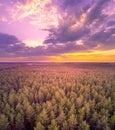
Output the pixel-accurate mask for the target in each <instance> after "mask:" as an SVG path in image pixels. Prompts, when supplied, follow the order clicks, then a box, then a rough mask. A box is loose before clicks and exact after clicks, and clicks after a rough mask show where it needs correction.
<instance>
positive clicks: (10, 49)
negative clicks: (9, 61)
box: [0, 33, 26, 57]
mask: <svg viewBox="0 0 115 130" xmlns="http://www.w3.org/2000/svg"><path fill="white" fill-rule="evenodd" d="M25 49H26V47H25V45H24V43H22V42H21V41H20V40H19V39H18V38H16V37H15V36H13V35H9V34H3V33H0V56H3V57H4V56H12V55H15V56H16V55H18V53H19V54H20V53H23V52H24V50H25Z"/></svg>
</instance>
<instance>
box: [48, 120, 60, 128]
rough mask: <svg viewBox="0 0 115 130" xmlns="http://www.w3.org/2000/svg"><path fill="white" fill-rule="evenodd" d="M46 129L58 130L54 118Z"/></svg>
mask: <svg viewBox="0 0 115 130" xmlns="http://www.w3.org/2000/svg"><path fill="white" fill-rule="evenodd" d="M48 130H59V126H58V125H57V122H56V121H55V120H51V124H50V125H49V126H48Z"/></svg>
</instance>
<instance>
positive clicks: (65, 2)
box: [0, 0, 115, 57]
mask: <svg viewBox="0 0 115 130" xmlns="http://www.w3.org/2000/svg"><path fill="white" fill-rule="evenodd" d="M0 7H1V9H0V10H1V12H2V13H0V14H1V16H0V23H3V22H9V20H10V22H16V21H22V22H21V24H23V21H24V20H26V21H28V23H29V24H31V25H32V26H36V28H38V29H40V30H42V31H44V33H46V32H48V37H47V38H46V39H43V40H42V41H44V42H43V44H38V46H37V47H34V48H33V47H30V46H27V45H26V43H24V42H23V40H21V39H18V38H17V37H18V36H15V35H9V34H10V32H8V34H5V33H2V32H1V33H0V57H11V56H45V55H58V54H63V53H68V52H83V51H92V50H111V49H115V14H114V12H115V1H114V0H88V1H87V0H44V1H42V0H7V1H4V0H0ZM3 14H4V15H3ZM27 26H28V25H27ZM17 31H18V30H17ZM27 33H28V32H27ZM38 37H39V33H38ZM27 40H28V39H27ZM27 40H25V41H27ZM39 45H40V46H39Z"/></svg>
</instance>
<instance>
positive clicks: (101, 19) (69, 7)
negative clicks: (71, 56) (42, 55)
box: [44, 0, 115, 51]
mask: <svg viewBox="0 0 115 130" xmlns="http://www.w3.org/2000/svg"><path fill="white" fill-rule="evenodd" d="M60 3H61V2H60ZM113 5H115V2H113V1H112V0H94V1H93V0H90V1H89V2H87V3H86V2H84V1H82V0H79V1H75V0H72V1H70V0H63V1H62V3H61V4H59V7H58V8H59V9H60V10H61V11H60V12H61V13H60V14H59V15H60V17H59V19H58V23H59V25H58V27H53V28H50V29H49V30H47V31H49V33H50V34H49V36H48V37H47V39H46V40H45V41H44V43H45V44H50V43H53V44H58V43H63V44H66V43H68V42H70V43H71V42H76V41H78V40H83V41H84V45H85V47H86V48H87V49H93V48H97V46H98V47H99V45H100V46H101V49H102V47H103V49H105V48H106V49H107V48H108V49H110V48H115V40H114V33H115V29H114V28H115V26H114V22H115V17H114V18H113V14H112V13H109V14H107V13H105V12H106V11H107V10H108V11H109V12H111V10H112V11H113V9H111V7H113ZM108 6H109V7H108ZM98 49H99V48H98ZM76 51H77V49H76Z"/></svg>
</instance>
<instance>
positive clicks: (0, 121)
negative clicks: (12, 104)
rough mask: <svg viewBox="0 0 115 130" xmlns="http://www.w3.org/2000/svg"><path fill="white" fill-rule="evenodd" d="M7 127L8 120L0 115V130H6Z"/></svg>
mask: <svg viewBox="0 0 115 130" xmlns="http://www.w3.org/2000/svg"><path fill="white" fill-rule="evenodd" d="M8 126H9V122H8V118H7V117H6V116H5V115H4V114H1V115H0V130H7V128H8Z"/></svg>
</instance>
